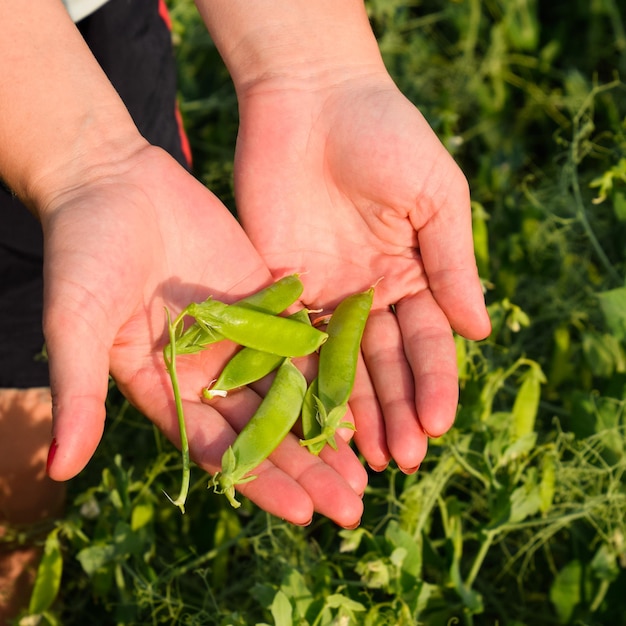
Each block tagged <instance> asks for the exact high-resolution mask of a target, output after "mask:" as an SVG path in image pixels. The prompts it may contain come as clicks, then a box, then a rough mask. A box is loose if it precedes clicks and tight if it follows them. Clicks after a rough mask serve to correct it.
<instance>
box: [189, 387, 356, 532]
mask: <svg viewBox="0 0 626 626" xmlns="http://www.w3.org/2000/svg"><path fill="white" fill-rule="evenodd" d="M259 402H260V398H259V397H258V396H257V394H255V393H254V392H253V391H252V390H250V389H241V390H239V391H237V392H236V393H234V394H232V396H231V397H229V398H227V399H225V400H222V399H220V400H218V401H216V402H215V403H214V406H215V407H216V409H218V410H219V411H220V412H221V413H222V414H223V415H224V417H226V419H227V421H228V422H229V423H230V424H232V426H233V428H234V430H232V431H230V432H225V431H220V432H216V431H215V432H211V433H210V435H209V436H210V439H207V441H211V442H212V444H213V445H210V446H209V447H208V448H205V449H204V451H203V453H202V461H201V462H202V465H203V466H204V467H206V468H207V469H209V471H211V472H215V471H216V470H217V469H218V468H219V466H220V463H221V455H222V454H223V451H224V450H225V449H226V448H227V447H228V446H229V445H231V444H232V442H233V441H234V439H235V436H236V435H235V432H238V431H240V430H241V429H242V428H243V427H244V426H245V424H246V423H247V421H248V420H249V417H250V416H251V415H252V414H253V412H254V410H255V408H256V406H258V404H259ZM205 423H206V418H205ZM200 436H202V435H200ZM206 436H207V434H206V432H205V433H204V437H206ZM338 444H339V446H338V447H339V450H340V452H339V453H338V454H337V455H336V456H334V457H333V458H332V463H331V464H329V463H327V462H326V460H323V459H322V457H316V456H315V455H313V454H311V453H310V452H309V451H308V450H307V449H306V448H304V447H303V446H301V445H300V443H299V439H298V438H297V437H296V436H294V435H288V436H287V438H286V439H284V440H283V442H282V443H281V444H280V445H279V446H278V448H277V449H276V450H275V451H274V452H273V453H272V454H271V455H270V457H269V460H268V461H265V462H264V463H262V464H261V465H259V468H258V471H255V472H254V473H255V474H256V476H257V478H256V479H255V480H253V481H250V482H248V483H244V484H242V485H240V486H239V487H238V489H237V490H238V491H239V492H240V493H242V494H243V495H245V496H246V497H248V498H250V499H251V500H252V501H253V502H255V503H256V504H257V505H258V506H260V507H261V508H263V509H264V510H266V511H268V512H269V513H271V514H273V515H276V516H277V517H281V518H284V519H286V520H288V521H290V522H292V523H294V524H307V523H309V522H310V521H311V518H312V516H313V513H314V512H315V511H317V512H318V513H320V514H322V515H325V516H326V517H328V518H329V519H332V520H333V521H335V522H336V523H337V524H339V525H340V526H344V527H347V526H353V525H354V524H356V523H358V521H359V520H360V518H361V515H362V502H361V497H360V494H362V493H363V490H364V488H365V482H366V480H367V477H366V476H364V474H363V472H364V470H363V468H362V467H361V465H360V463H358V459H356V457H355V455H354V453H353V452H352V451H351V450H350V448H349V446H348V445H347V444H346V443H345V442H342V441H338ZM325 454H328V453H325ZM344 475H345V476H346V478H344Z"/></svg>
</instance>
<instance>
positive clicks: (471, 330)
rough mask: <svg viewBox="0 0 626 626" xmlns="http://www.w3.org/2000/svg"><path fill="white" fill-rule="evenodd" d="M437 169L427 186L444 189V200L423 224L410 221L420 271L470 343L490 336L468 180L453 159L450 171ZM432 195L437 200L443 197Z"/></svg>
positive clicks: (452, 322) (456, 328)
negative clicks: (424, 272)
mask: <svg viewBox="0 0 626 626" xmlns="http://www.w3.org/2000/svg"><path fill="white" fill-rule="evenodd" d="M438 170H439V171H438V173H437V175H436V176H433V179H432V181H431V183H430V184H431V185H439V186H440V187H441V188H445V189H446V190H447V191H446V196H445V197H444V199H443V201H442V203H441V204H440V205H438V206H437V207H433V208H432V212H431V214H430V217H429V219H428V220H427V221H426V222H425V223H423V224H422V223H416V219H415V218H413V225H414V227H415V228H416V230H418V232H419V234H418V240H419V250H420V254H421V256H422V261H423V264H424V269H425V271H426V274H427V276H428V281H429V285H430V289H431V291H432V293H433V295H434V297H435V299H436V300H437V302H438V303H439V306H440V307H441V308H442V310H443V311H444V312H445V314H446V315H447V317H448V319H449V321H450V325H451V326H452V328H454V329H455V330H456V331H457V332H458V333H459V334H461V335H463V336H464V337H467V338H468V339H484V338H485V337H486V336H487V335H488V334H489V333H490V332H491V323H490V321H489V316H488V314H487V310H486V308H485V300H484V295H483V291H482V286H481V284H480V279H479V276H478V269H477V267H476V258H475V256H474V243H473V239H472V219H471V211H470V200H469V190H468V187H467V182H466V181H465V179H464V178H463V176H462V174H461V173H460V171H459V170H458V168H457V167H456V165H455V164H454V163H453V162H452V159H451V157H450V159H449V163H448V167H447V168H446V167H443V166H442V167H441V168H438ZM446 176H449V177H450V178H451V180H447V179H446ZM434 195H435V196H436V197H437V196H438V197H441V193H439V194H434Z"/></svg>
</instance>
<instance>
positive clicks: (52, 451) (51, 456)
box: [46, 439, 59, 473]
mask: <svg viewBox="0 0 626 626" xmlns="http://www.w3.org/2000/svg"><path fill="white" fill-rule="evenodd" d="M58 447H59V444H58V443H57V440H56V439H53V440H52V443H51V444H50V449H49V450H48V460H47V461H46V472H48V473H49V472H50V466H51V465H52V461H53V460H54V455H55V454H56V453H57V448H58Z"/></svg>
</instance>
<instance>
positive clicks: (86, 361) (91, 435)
mask: <svg viewBox="0 0 626 626" xmlns="http://www.w3.org/2000/svg"><path fill="white" fill-rule="evenodd" d="M87 319H89V318H88V317H87V315H86V314H85V313H83V312H81V313H80V314H76V312H74V311H71V310H69V311H68V310H67V309H65V308H64V307H62V306H57V305H56V304H55V303H54V302H51V303H50V306H48V307H47V310H46V311H45V312H44V334H45V337H46V346H47V350H48V358H49V368H50V388H51V392H52V407H53V408H52V414H53V426H52V437H53V439H52V444H51V446H50V452H49V454H48V466H47V471H48V475H49V476H50V478H53V479H54V480H68V479H70V478H73V477H74V476H75V475H76V474H78V473H79V472H80V471H81V470H82V469H83V468H84V467H85V465H87V463H88V462H89V460H90V459H91V457H92V456H93V453H94V452H95V450H96V448H97V446H98V443H99V442H100V439H101V438H102V433H103V430H104V421H105V415H106V410H105V400H106V396H107V391H108V374H109V347H108V346H106V345H103V343H102V339H101V338H100V336H99V334H98V333H96V332H94V328H93V327H92V326H91V325H90V324H88V323H87ZM100 328H105V326H100Z"/></svg>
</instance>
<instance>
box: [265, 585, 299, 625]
mask: <svg viewBox="0 0 626 626" xmlns="http://www.w3.org/2000/svg"><path fill="white" fill-rule="evenodd" d="M270 611H271V613H272V617H273V618H274V626H293V620H292V613H293V609H292V607H291V602H289V598H288V597H287V594H285V593H284V592H283V591H280V590H279V591H278V592H277V593H276V595H275V596H274V601H273V602H272V606H271V607H270Z"/></svg>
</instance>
